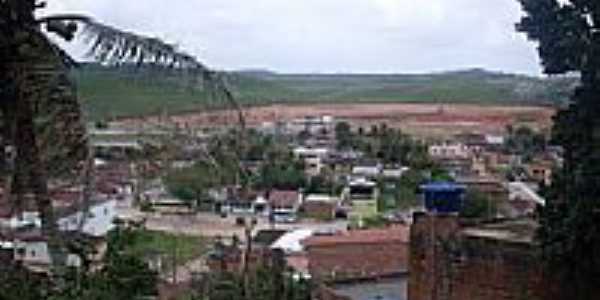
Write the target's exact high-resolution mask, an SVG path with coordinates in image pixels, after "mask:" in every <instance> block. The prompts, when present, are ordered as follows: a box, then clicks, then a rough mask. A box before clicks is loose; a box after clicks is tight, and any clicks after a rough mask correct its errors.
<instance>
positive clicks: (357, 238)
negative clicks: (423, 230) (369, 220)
mask: <svg viewBox="0 0 600 300" xmlns="http://www.w3.org/2000/svg"><path fill="white" fill-rule="evenodd" d="M409 240H410V230H409V227H408V226H394V227H389V228H386V229H368V230H353V231H348V232H345V233H339V234H335V235H316V236H312V237H309V238H307V239H305V240H304V241H303V242H302V244H303V245H305V246H306V247H319V246H335V245H340V244H378V243H390V242H401V243H408V242H409Z"/></svg>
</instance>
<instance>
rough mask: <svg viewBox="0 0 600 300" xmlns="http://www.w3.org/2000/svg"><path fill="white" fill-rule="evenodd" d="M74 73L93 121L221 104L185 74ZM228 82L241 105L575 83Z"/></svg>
mask: <svg viewBox="0 0 600 300" xmlns="http://www.w3.org/2000/svg"><path fill="white" fill-rule="evenodd" d="M73 78H75V79H76V81H77V82H78V88H79V92H80V95H81V98H82V99H83V103H84V108H85V111H86V113H87V114H88V117H89V118H90V119H92V120H98V119H105V118H112V117H118V116H138V115H147V114H157V113H161V112H164V111H167V112H169V113H178V112H185V111H194V110H200V109H205V108H211V107H219V105H222V103H218V102H215V101H210V97H208V96H207V94H206V93H205V92H204V91H203V90H202V89H201V88H199V86H198V84H195V83H194V82H190V79H189V78H186V77H183V76H180V75H177V74H176V73H173V72H169V71H164V70H160V71H159V70H152V69H150V68H143V69H133V68H129V69H128V68H118V69H117V68H108V67H102V66H99V65H94V64H86V65H83V66H82V67H80V68H79V69H77V70H76V71H74V73H73ZM228 83H229V85H230V86H231V88H232V90H233V91H234V93H235V95H236V97H237V98H238V99H239V101H240V102H241V103H242V104H243V105H264V104H271V103H335V102H420V103H426V102H438V103H439V102H445V103H480V104H501V105H502V104H506V105H510V104H534V105H559V104H561V103H564V101H565V99H566V95H567V94H568V91H570V90H571V89H572V88H573V86H574V85H575V84H576V81H575V80H574V79H564V78H563V79H541V78H534V77H527V76H522V75H513V74H503V73H494V72H489V71H485V70H479V69H474V70H466V71H458V72H446V73H436V74H424V75H402V74H389V75H382V74H278V73H273V72H269V71H262V70H253V71H239V72H233V73H230V75H229V77H228Z"/></svg>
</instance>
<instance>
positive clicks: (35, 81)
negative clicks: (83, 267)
mask: <svg viewBox="0 0 600 300" xmlns="http://www.w3.org/2000/svg"><path fill="white" fill-rule="evenodd" d="M45 6H46V2H45V1H41V0H0V124H1V128H0V140H1V141H2V145H3V149H1V151H2V152H5V153H7V154H9V155H6V160H8V161H9V162H10V163H7V164H4V165H8V166H9V168H5V170H3V171H4V172H3V175H4V176H5V180H4V186H5V193H4V194H5V198H6V199H4V200H7V201H10V202H11V203H13V204H14V206H15V207H16V208H17V209H18V208H19V207H22V206H24V201H25V200H26V199H27V198H29V197H28V196H29V195H31V196H33V199H34V202H35V204H36V206H37V209H38V210H39V211H40V215H41V219H42V231H43V233H44V234H45V235H46V236H47V237H49V240H50V243H49V246H50V250H51V251H50V252H51V254H52V256H53V261H55V262H57V263H59V264H60V263H61V262H64V261H63V260H62V259H61V257H62V258H64V255H58V254H59V253H61V251H62V248H63V247H62V246H61V243H60V241H59V239H58V234H57V228H56V227H57V225H56V220H55V216H54V211H53V208H52V200H51V198H50V196H49V191H48V190H49V181H50V180H51V179H56V177H57V176H58V175H57V174H55V173H54V171H55V170H56V168H55V166H53V164H52V163H53V162H60V166H61V168H66V169H74V172H75V173H77V172H78V171H81V170H79V169H82V166H86V165H87V166H89V164H85V163H82V161H83V160H84V159H85V158H88V159H89V157H90V155H89V153H88V151H86V149H87V137H86V134H85V130H84V129H83V128H85V127H84V124H83V123H82V117H81V111H80V105H79V101H78V99H77V96H76V92H75V86H74V85H73V84H72V83H71V81H70V80H69V77H68V72H69V69H70V68H72V67H73V66H75V65H76V63H75V61H74V60H73V59H72V58H71V57H70V56H69V55H68V54H67V53H66V52H65V51H63V49H61V48H60V46H58V45H57V44H56V43H54V42H53V40H52V39H51V38H49V36H50V35H54V36H57V37H58V38H62V39H64V40H66V41H72V40H73V39H74V37H75V35H76V34H79V33H81V34H84V36H85V37H86V38H85V39H83V40H84V42H86V43H88V44H89V45H90V50H89V54H90V56H92V57H94V58H95V59H96V60H97V61H100V62H102V63H105V64H113V65H122V64H132V65H147V64H152V65H158V66H163V67H169V68H171V69H177V70H181V71H182V73H185V74H186V75H189V76H188V78H193V79H195V82H203V83H208V84H206V85H205V86H206V87H209V88H211V91H212V92H213V93H214V96H218V97H219V98H220V99H223V100H224V101H227V103H228V104H230V105H232V106H233V107H234V108H236V109H238V108H239V106H238V104H237V102H235V100H234V98H233V96H232V94H231V93H230V92H229V90H228V89H227V88H226V86H225V84H224V82H223V80H222V78H221V76H220V75H219V74H217V73H214V72H212V71H210V70H208V69H207V68H206V67H205V66H204V65H203V64H201V63H200V62H198V61H197V60H196V59H195V58H194V57H192V56H190V55H188V54H186V53H184V52H181V51H179V50H178V49H177V48H176V47H175V46H173V45H170V44H167V43H165V42H163V41H161V40H159V39H156V38H151V37H144V36H140V35H137V34H134V33H131V32H125V31H121V30H118V29H116V28H113V27H110V26H107V25H104V24H101V23H99V22H96V21H95V20H93V19H92V18H90V17H87V16H82V15H71V14H65V15H52V16H44V17H40V16H39V15H40V11H43V9H44V7H45ZM49 112H50V113H49ZM238 112H239V113H238V117H239V122H240V123H241V124H242V126H243V115H242V113H241V111H240V110H239V109H238ZM44 124H51V125H52V126H49V127H48V126H44ZM48 132H50V133H48ZM57 142H60V143H57ZM52 149H54V150H56V151H54V150H52ZM73 153H77V155H72V154H73ZM59 157H62V158H65V159H64V160H61V159H58V158H59ZM68 162H70V164H69V163H68ZM83 169H85V167H84V168H83ZM83 171H84V173H86V174H87V173H89V172H86V171H85V170H83ZM87 171H89V170H87Z"/></svg>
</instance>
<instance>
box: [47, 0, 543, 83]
mask: <svg viewBox="0 0 600 300" xmlns="http://www.w3.org/2000/svg"><path fill="white" fill-rule="evenodd" d="M50 4H51V7H50V9H49V10H50V11H64V10H66V11H76V12H84V13H88V14H90V15H93V16H95V17H96V18H98V19H99V20H101V21H103V22H106V23H110V24H113V25H115V26H119V27H122V28H125V29H129V30H135V31H138V32H142V33H146V34H151V35H154V36H158V37H161V38H165V39H167V40H169V41H172V42H175V43H177V44H179V45H180V46H181V47H183V48H184V49H186V50H188V51H189V52H191V53H193V54H194V55H196V56H198V57H199V58H200V59H201V60H202V61H204V62H206V63H207V64H209V65H211V66H214V67H217V68H224V69H239V68H269V69H273V70H277V71H282V72H428V71H438V70H447V69H460V68H468V67H486V68H490V69H495V70H503V71H508V72H519V73H530V74H539V67H538V60H537V57H536V53H535V45H533V44H531V43H529V42H527V41H526V40H525V38H524V37H523V36H522V35H519V34H517V33H515V32H514V23H516V22H517V21H518V19H519V16H520V7H519V5H518V3H517V1H516V0H493V1H489V0H488V1H483V0H427V1H417V0H287V1H282V0H254V1H248V0H144V1H139V0H137V1H135V0H129V1H123V0H121V1H118V0H101V1H98V0H55V1H50Z"/></svg>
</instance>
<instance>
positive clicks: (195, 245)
mask: <svg viewBox="0 0 600 300" xmlns="http://www.w3.org/2000/svg"><path fill="white" fill-rule="evenodd" d="M207 243H208V242H207V240H206V239H204V238H200V237H194V236H186V235H174V234H169V233H164V232H159V231H148V230H146V231H139V232H136V233H135V238H134V239H133V242H132V243H130V244H128V245H127V248H126V249H125V251H126V252H128V253H131V254H134V255H136V256H139V257H144V256H145V255H148V254H149V253H161V254H165V255H168V256H171V255H172V254H173V253H175V252H176V253H177V254H176V262H177V264H178V265H182V264H184V263H186V262H188V261H190V260H192V259H194V258H197V257H199V256H201V255H202V254H204V253H205V252H206V251H207V249H208V245H207ZM171 257H172V256H171Z"/></svg>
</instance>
